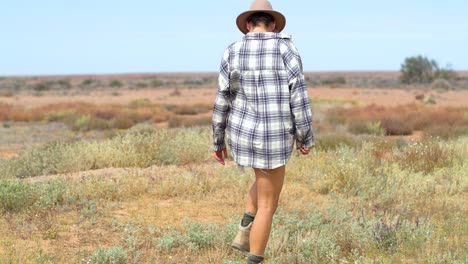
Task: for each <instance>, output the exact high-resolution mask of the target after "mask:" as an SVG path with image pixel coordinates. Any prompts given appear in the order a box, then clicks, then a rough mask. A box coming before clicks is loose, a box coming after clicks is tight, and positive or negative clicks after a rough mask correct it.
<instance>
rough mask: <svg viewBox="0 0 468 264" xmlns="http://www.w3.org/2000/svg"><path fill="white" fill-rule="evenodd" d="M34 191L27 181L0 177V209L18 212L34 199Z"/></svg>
mask: <svg viewBox="0 0 468 264" xmlns="http://www.w3.org/2000/svg"><path fill="white" fill-rule="evenodd" d="M36 198H37V197H36V191H35V190H34V189H33V188H32V186H31V185H30V184H28V183H23V182H18V181H14V180H8V179H0V211H6V212H19V211H22V210H26V209H27V208H28V207H29V206H31V205H33V204H34V202H35V201H36Z"/></svg>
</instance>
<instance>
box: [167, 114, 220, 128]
mask: <svg viewBox="0 0 468 264" xmlns="http://www.w3.org/2000/svg"><path fill="white" fill-rule="evenodd" d="M211 121H212V118H211V116H206V117H185V116H175V117H173V118H171V119H170V120H169V127H170V128H176V127H200V126H209V125H211Z"/></svg>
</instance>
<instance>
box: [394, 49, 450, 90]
mask: <svg viewBox="0 0 468 264" xmlns="http://www.w3.org/2000/svg"><path fill="white" fill-rule="evenodd" d="M400 72H401V76H400V80H401V82H402V83H405V84H411V83H431V82H432V81H433V80H435V79H437V78H441V79H445V80H451V79H455V78H456V73H455V72H454V71H453V70H451V69H449V68H445V69H444V68H440V67H439V65H438V63H437V62H436V61H435V60H431V59H428V58H427V57H423V56H421V55H419V56H415V57H408V58H406V59H405V61H404V63H403V64H402V65H401V70H400Z"/></svg>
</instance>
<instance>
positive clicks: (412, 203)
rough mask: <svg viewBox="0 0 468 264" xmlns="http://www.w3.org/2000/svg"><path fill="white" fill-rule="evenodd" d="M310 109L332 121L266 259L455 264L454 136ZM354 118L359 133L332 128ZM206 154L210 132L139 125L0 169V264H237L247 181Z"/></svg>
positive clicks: (458, 229) (459, 162)
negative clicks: (405, 132)
mask: <svg viewBox="0 0 468 264" xmlns="http://www.w3.org/2000/svg"><path fill="white" fill-rule="evenodd" d="M143 105H146V104H143ZM314 107H317V108H318V109H316V111H315V112H316V113H317V115H318V117H317V119H318V121H317V123H318V125H319V126H322V127H327V126H329V127H330V126H332V125H331V124H324V123H323V122H324V121H323V120H327V119H331V120H333V119H339V118H338V117H339V115H338V114H341V115H342V120H344V121H343V122H344V123H343V122H342V123H339V124H338V125H337V126H336V127H335V129H334V131H331V130H330V131H326V129H325V130H324V131H319V132H318V134H317V148H316V149H315V150H314V151H313V153H312V154H311V155H309V156H307V157H303V156H299V155H298V154H297V153H296V154H294V155H293V156H292V158H291V161H290V163H289V165H288V166H287V182H286V183H285V187H284V191H283V194H282V197H281V201H280V204H281V205H280V210H279V211H278V213H277V214H276V216H275V218H274V229H273V231H272V236H271V240H270V243H269V245H268V248H267V256H268V259H267V262H266V263H400V262H406V263H465V262H466V258H467V255H466V244H467V240H466V234H467V232H468V231H467V229H466V227H467V225H468V222H467V219H466V217H465V216H466V214H467V213H468V208H467V206H466V204H465V203H464V201H465V200H466V189H467V188H468V178H467V177H466V175H468V160H467V157H468V137H467V136H466V134H457V135H452V136H450V137H446V138H437V137H430V136H425V137H422V138H420V139H418V140H413V139H410V138H408V137H388V136H385V134H386V130H385V127H384V126H382V129H383V130H381V128H380V126H378V124H379V120H380V119H379V118H381V117H382V116H385V115H386V113H391V112H392V111H391V109H390V110H389V109H387V110H385V111H376V110H375V109H374V108H370V109H371V110H372V111H371V110H369V108H365V107H364V108H359V109H354V107H357V106H352V104H351V106H350V107H351V108H349V109H347V110H343V109H340V110H330V111H331V112H330V113H331V116H332V117H334V118H330V117H326V114H327V113H329V112H328V110H327V111H325V110H320V109H322V108H323V109H325V108H328V106H327V107H325V105H320V104H316V105H315V106H314ZM335 107H336V106H335ZM404 109H406V110H405V111H410V110H408V109H412V106H408V107H407V108H404ZM184 111H185V110H184ZM343 111H349V112H343ZM360 111H363V112H360ZM427 111H432V110H427ZM440 111H443V113H449V114H450V115H452V114H453V115H456V116H457V115H458V114H459V113H460V111H459V110H457V111H455V110H453V111H452V110H450V111H449V110H447V109H442V110H440ZM368 112H372V113H374V114H375V116H373V117H372V118H367V116H366V115H365V114H364V113H368ZM356 113H358V114H356ZM321 115H323V120H321V118H320V116H321ZM431 115H432V116H433V118H432V119H431V121H433V122H442V123H441V124H440V125H444V126H445V125H446V123H443V122H445V121H440V120H442V119H439V118H437V116H435V115H436V114H434V113H433V112H431ZM358 116H361V117H362V120H361V121H362V122H371V123H369V124H370V125H369V128H368V131H364V132H365V133H363V132H362V131H360V132H359V133H356V134H355V135H354V134H352V133H349V132H347V129H345V130H344V131H341V132H340V131H339V130H340V129H339V127H341V126H344V127H346V126H347V125H346V122H348V121H349V120H355V119H356V118H357V117H358ZM457 117H458V116H457ZM405 118H406V117H405V115H403V117H402V120H405V122H409V123H410V126H411V128H412V129H415V128H414V126H415V125H414V123H413V122H415V123H418V122H416V121H414V120H413V119H411V118H408V119H405ZM420 118H422V119H424V117H420ZM463 118H465V119H463ZM463 118H462V119H463V120H465V121H463V122H462V121H457V122H454V123H453V124H451V125H454V126H458V125H460V126H465V125H466V117H463ZM447 119H449V120H450V118H447ZM455 119H457V118H454V119H453V120H455ZM457 120H458V119H457ZM372 122H373V123H372ZM354 129H356V128H354ZM354 129H353V131H354ZM418 129H419V127H418ZM210 145H211V131H210V129H209V128H208V127H203V126H201V127H197V128H190V129H188V128H155V127H154V126H151V125H149V124H141V125H137V126H135V127H133V128H131V129H128V130H122V131H120V132H118V133H117V134H115V135H113V136H112V137H110V138H107V139H100V140H75V141H69V142H53V143H45V144H43V145H39V146H34V147H31V148H26V149H24V150H23V151H22V152H20V154H19V156H18V157H17V158H13V159H8V160H3V161H1V163H0V212H1V218H0V230H2V232H1V239H0V253H1V254H0V263H243V262H244V256H243V255H242V254H240V253H238V252H235V251H232V250H231V249H230V246H229V244H230V242H231V239H232V238H233V235H234V234H235V232H236V228H237V224H238V220H239V219H238V218H239V216H240V215H241V213H242V208H243V202H244V199H245V197H244V192H245V190H246V189H247V188H248V186H249V184H251V182H252V180H253V179H252V176H251V175H252V173H251V172H250V171H248V170H247V171H245V172H242V171H239V170H237V169H236V168H235V166H234V165H233V164H232V163H230V164H228V165H227V166H226V167H223V166H220V165H219V164H216V163H215V161H214V160H213V159H212V158H211V149H210V147H209V146H210ZM57 174H59V175H57Z"/></svg>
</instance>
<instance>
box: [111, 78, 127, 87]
mask: <svg viewBox="0 0 468 264" xmlns="http://www.w3.org/2000/svg"><path fill="white" fill-rule="evenodd" d="M109 86H110V87H112V88H121V87H122V86H124V84H123V83H122V82H121V81H119V80H112V81H111V82H110V83H109Z"/></svg>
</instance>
